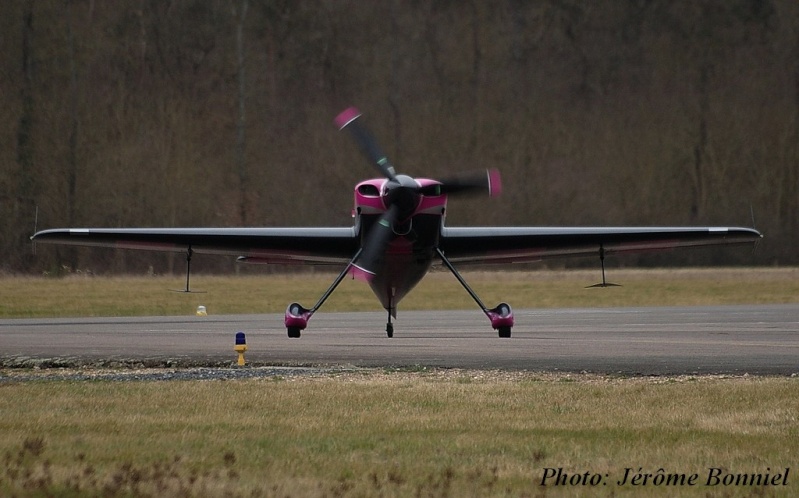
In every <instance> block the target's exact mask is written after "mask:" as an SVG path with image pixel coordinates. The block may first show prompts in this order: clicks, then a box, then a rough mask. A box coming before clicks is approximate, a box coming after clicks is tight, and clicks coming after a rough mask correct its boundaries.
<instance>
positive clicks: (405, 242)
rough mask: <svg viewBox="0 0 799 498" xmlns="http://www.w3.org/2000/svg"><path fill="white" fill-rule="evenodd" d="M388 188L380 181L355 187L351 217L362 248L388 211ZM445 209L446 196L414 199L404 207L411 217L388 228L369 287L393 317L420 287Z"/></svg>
mask: <svg viewBox="0 0 799 498" xmlns="http://www.w3.org/2000/svg"><path fill="white" fill-rule="evenodd" d="M405 178H409V177H405ZM414 181H415V182H416V183H417V184H418V185H420V186H426V185H435V184H436V183H438V182H436V181H434V180H429V179H415V180H414ZM389 187H390V185H389V181H388V180H386V179H380V178H378V179H372V180H366V181H364V182H361V183H359V184H358V185H357V186H356V187H355V209H354V211H353V214H354V216H355V217H356V224H357V225H358V226H359V227H360V232H359V235H360V238H361V244H362V245H363V244H364V241H365V240H366V238H367V237H368V236H369V234H370V232H371V230H372V229H373V228H374V224H375V223H376V222H378V220H379V218H380V216H381V215H382V214H383V213H385V211H386V209H387V206H386V203H385V202H384V199H385V196H386V195H388V192H387V188H389ZM446 205H447V196H446V195H443V194H442V195H434V196H426V195H417V196H416V197H415V198H414V199H413V202H412V205H410V206H408V207H406V209H407V210H408V212H409V213H410V215H407V214H406V215H404V216H402V217H401V218H400V219H399V221H398V222H397V223H396V224H395V225H394V226H393V227H391V229H392V232H393V234H392V239H391V242H389V245H388V248H387V250H386V252H385V254H384V255H383V258H382V259H381V260H380V263H379V267H378V270H377V271H376V272H375V275H374V277H373V278H371V279H370V280H369V285H370V287H371V288H372V292H374V294H375V296H376V297H377V298H378V300H379V301H380V303H381V304H382V305H383V307H384V308H385V309H386V310H388V311H389V312H391V314H392V315H394V316H396V306H397V303H399V302H400V300H402V298H403V297H405V295H407V294H408V292H409V291H410V290H411V289H413V288H414V287H415V286H416V284H418V283H419V281H420V280H421V279H422V278H423V277H424V276H425V274H426V273H427V271H428V270H429V269H430V266H431V265H432V263H433V258H434V256H435V254H436V253H435V249H436V247H437V246H438V241H439V235H440V233H441V226H442V224H443V221H444V214H445V212H446Z"/></svg>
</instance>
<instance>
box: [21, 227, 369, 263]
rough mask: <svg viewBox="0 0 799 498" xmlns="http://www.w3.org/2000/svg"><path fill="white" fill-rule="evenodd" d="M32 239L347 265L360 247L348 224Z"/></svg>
mask: <svg viewBox="0 0 799 498" xmlns="http://www.w3.org/2000/svg"><path fill="white" fill-rule="evenodd" d="M31 239H32V240H33V241H34V242H36V243H54V244H68V245H78V246H99V247H113V248H118V249H145V250H152V251H166V252H183V253H185V252H187V251H188V250H189V249H191V251H192V253H198V254H203V253H204V254H224V255H232V256H240V257H241V258H240V259H241V260H243V261H247V262H255V263H286V264H303V263H305V264H336V263H341V264H346V263H348V262H349V261H350V259H351V258H352V257H353V256H354V255H355V253H356V251H357V250H358V247H359V240H358V235H357V233H356V231H355V228H353V227H341V228H338V227H335V228H331V227H324V228H296V227H292V228H59V229H54V230H44V231H41V232H38V233H36V234H34V235H33V237H31Z"/></svg>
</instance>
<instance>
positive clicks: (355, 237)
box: [32, 108, 762, 338]
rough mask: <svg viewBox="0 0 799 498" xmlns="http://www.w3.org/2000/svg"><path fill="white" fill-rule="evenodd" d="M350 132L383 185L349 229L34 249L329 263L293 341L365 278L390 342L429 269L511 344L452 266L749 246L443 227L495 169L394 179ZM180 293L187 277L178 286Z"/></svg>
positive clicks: (493, 180)
mask: <svg viewBox="0 0 799 498" xmlns="http://www.w3.org/2000/svg"><path fill="white" fill-rule="evenodd" d="M335 123H336V125H337V126H338V127H339V129H342V130H344V129H346V130H348V131H349V132H350V133H351V134H352V136H353V137H354V139H355V141H356V142H357V143H358V145H359V146H360V148H361V149H362V150H363V152H364V153H365V154H366V156H367V158H368V159H369V161H370V162H371V163H372V164H373V165H374V166H375V167H376V168H377V170H378V171H379V172H380V173H381V175H382V178H377V179H372V180H366V181H364V182H361V183H359V184H358V185H356V186H355V209H354V211H353V216H354V218H355V223H354V225H353V226H352V227H319V228H299V227H295V228H127V229H118V228H81V229H76V228H70V229H53V230H44V231H41V232H38V233H36V234H34V235H33V237H32V239H33V240H34V241H35V242H41V243H56V244H71V245H81V246H103V247H114V248H124V249H143V250H156V251H171V252H181V253H185V254H186V256H187V264H188V265H189V269H190V264H191V256H192V255H193V254H195V253H197V254H203V253H204V254H225V255H234V256H238V257H239V258H238V261H241V262H248V263H266V264H312V265H323V264H327V265H330V264H335V265H343V269H342V271H341V273H340V274H339V275H338V276H337V277H336V279H335V280H334V281H333V283H332V284H331V285H330V287H329V288H328V289H327V290H326V291H325V292H324V294H323V295H322V297H321V298H319V300H318V301H317V303H316V304H315V305H314V306H313V307H312V308H310V309H308V308H305V307H303V306H302V305H300V304H299V303H292V304H290V305H289V306H288V308H287V309H286V314H285V321H284V323H285V325H286V329H287V331H288V336H289V337H293V338H296V337H300V334H301V331H302V330H304V329H305V328H306V327H307V326H308V321H309V320H310V319H311V317H312V316H313V314H314V313H315V312H316V311H317V310H318V309H319V308H320V307H321V306H322V304H323V303H324V302H325V300H326V299H327V298H328V297H329V296H330V295H331V294H332V293H333V291H334V290H335V289H336V287H337V286H338V285H339V283H341V281H342V280H343V279H344V278H345V277H346V276H347V275H353V276H354V277H356V278H361V279H364V280H366V281H367V282H368V283H369V285H370V287H371V288H372V291H373V292H374V294H375V296H377V299H378V300H379V301H380V304H382V306H383V308H385V309H386V311H387V312H388V322H387V324H386V333H387V334H388V337H392V336H393V335H394V326H393V324H392V322H391V319H392V317H394V318H396V316H397V305H398V304H399V302H400V301H401V300H402V298H403V297H405V295H407V294H408V292H410V290H411V289H413V287H414V286H415V285H416V284H417V283H419V281H420V280H421V279H422V278H423V277H424V275H425V274H426V273H427V271H428V270H429V269H430V267H431V266H432V265H433V264H436V263H438V261H440V262H441V263H443V264H444V266H446V267H447V268H448V269H449V271H451V272H452V274H453V275H454V276H455V278H456V279H457V280H458V282H460V284H461V285H462V286H463V288H464V289H466V291H467V292H468V293H469V295H470V296H471V297H472V299H474V301H475V302H476V303H477V305H478V306H479V307H480V309H482V311H483V313H485V315H486V316H487V317H488V319H489V321H490V322H491V327H492V328H493V329H494V330H496V331H497V332H498V334H499V337H510V336H511V328H512V327H513V325H514V318H513V311H512V310H511V307H510V305H509V304H507V303H500V304H499V305H497V306H496V307H494V308H490V309H489V308H488V307H486V306H485V305H484V304H483V302H482V301H481V300H480V298H479V297H478V296H477V294H476V293H475V292H474V291H473V290H472V289H471V287H469V285H468V284H467V283H466V281H465V280H464V279H463V277H462V276H461V274H460V273H459V272H458V270H457V269H456V268H455V266H456V265H462V264H475V263H476V264H487V263H523V262H531V261H538V260H541V259H543V258H550V257H566V256H590V255H593V256H599V258H600V261H601V262H602V264H603V266H602V280H603V284H604V280H605V278H604V258H605V256H606V255H608V254H613V253H620V252H636V251H651V250H657V249H672V248H678V247H696V246H708V245H719V244H743V243H754V242H756V241H758V240H759V239H760V238H761V237H762V236H761V234H760V233H759V232H757V231H756V230H753V229H750V228H738V227H448V226H445V224H444V215H445V212H446V206H447V198H448V196H450V195H460V194H464V193H474V192H483V193H488V194H489V195H492V196H494V195H498V194H499V192H500V190H501V184H500V176H499V173H498V172H497V171H496V170H489V171H481V172H478V173H470V174H466V175H460V176H456V177H453V178H449V179H442V180H433V179H429V178H412V177H410V176H407V175H402V174H397V172H396V170H395V169H394V167H393V166H392V165H391V163H389V161H388V159H387V158H386V156H385V155H384V154H383V153H382V152H381V151H380V149H379V147H378V145H377V142H376V141H375V139H374V137H373V136H372V135H371V134H370V133H369V131H368V130H367V128H366V127H364V125H363V123H362V119H361V118H360V113H359V112H358V110H357V109H355V108H349V109H347V110H345V111H344V112H342V113H341V114H339V115H338V116H337V117H336V119H335ZM186 290H187V291H188V290H189V289H188V274H187V280H186Z"/></svg>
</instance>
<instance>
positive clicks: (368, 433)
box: [0, 369, 799, 497]
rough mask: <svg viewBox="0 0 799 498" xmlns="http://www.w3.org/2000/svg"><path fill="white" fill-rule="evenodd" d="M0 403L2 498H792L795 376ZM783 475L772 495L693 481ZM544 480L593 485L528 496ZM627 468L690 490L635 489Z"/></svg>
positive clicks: (60, 391) (410, 383)
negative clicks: (560, 476)
mask: <svg viewBox="0 0 799 498" xmlns="http://www.w3.org/2000/svg"><path fill="white" fill-rule="evenodd" d="M0 391H1V392H2V396H0V413H2V414H3V416H2V418H1V419H0V447H2V448H3V450H4V452H5V456H4V468H2V469H0V472H2V477H0V495H3V496H9V495H17V496H95V495H96V496H280V497H284V496H298V497H304V496H311V497H314V496H453V497H454V496H719V497H722V496H724V497H726V496H796V495H797V494H799V475H797V474H798V473H799V472H797V471H799V469H797V468H796V466H797V453H796V442H797V441H799V420H798V419H797V417H798V416H799V415H798V414H797V409H796V408H797V406H799V379H796V378H747V377H728V378H724V377H675V378H613V377H601V376H589V375H553V374H544V373H524V372H479V371H449V370H432V371H425V370H423V369H419V370H418V371H413V372H410V371H398V372H384V371H365V372H350V373H343V374H338V375H333V374H331V375H322V376H318V377H302V378H297V379H295V378H285V379H283V378H273V379H263V380H246V381H190V382H181V381H176V382H132V381H113V382H111V381H90V382H71V381H54V380H41V381H32V382H31V381H26V382H19V383H17V382H14V381H13V380H10V381H7V382H0ZM786 467H787V468H789V469H790V470H789V473H788V476H787V484H785V485H783V484H782V483H781V481H778V482H777V483H776V484H769V485H766V486H762V485H761V486H751V485H742V484H740V483H739V484H738V485H727V486H724V485H721V484H719V485H716V486H712V485H711V486H709V485H708V478H709V476H710V475H711V473H712V472H718V473H720V477H724V476H727V475H730V474H732V475H738V474H745V475H747V476H748V475H752V474H766V473H768V474H769V475H771V476H772V477H773V476H774V475H777V474H780V473H782V474H784V473H785V468H786ZM546 469H562V471H563V472H565V473H567V474H569V475H570V476H571V475H575V474H579V475H580V476H583V475H585V473H586V472H589V473H590V475H591V476H598V477H595V479H597V481H596V485H595V486H591V485H581V484H574V485H555V480H554V479H549V480H548V482H547V486H542V485H541V483H542V480H543V479H544V476H545V475H546V474H545V473H546V472H547V470H546ZM626 469H631V470H630V471H629V472H632V474H631V475H637V474H639V473H640V474H653V476H657V475H658V474H659V473H661V474H681V475H685V476H690V475H692V474H697V477H696V479H695V482H694V483H693V484H692V485H691V484H689V481H687V480H686V481H683V483H682V484H681V485H676V484H671V485H665V484H663V483H662V482H658V481H655V482H658V484H654V483H653V482H652V479H653V478H649V479H650V480H649V481H648V482H647V483H646V484H644V483H642V482H641V481H640V480H639V482H637V485H633V484H631V482H630V480H631V478H628V479H627V482H624V476H625V473H626V472H628V471H627V470H626ZM713 469H721V470H717V471H714V470H713ZM551 472H555V471H554V470H553V471H551Z"/></svg>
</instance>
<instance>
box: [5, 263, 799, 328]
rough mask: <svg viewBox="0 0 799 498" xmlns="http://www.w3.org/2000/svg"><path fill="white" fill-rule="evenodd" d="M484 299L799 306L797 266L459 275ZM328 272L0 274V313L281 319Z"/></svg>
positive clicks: (454, 301) (445, 281)
mask: <svg viewBox="0 0 799 498" xmlns="http://www.w3.org/2000/svg"><path fill="white" fill-rule="evenodd" d="M465 276H466V278H467V280H468V281H469V283H470V285H471V286H472V287H473V288H474V289H475V290H476V291H477V292H478V293H479V294H480V296H481V298H482V299H483V300H484V301H485V302H499V301H507V302H509V303H511V304H512V305H513V306H514V307H516V308H538V307H596V306H653V305H700V304H708V305H710V304H744V303H749V304H758V303H786V302H797V301H799V268H741V269H674V270H623V269H622V270H611V271H610V272H609V274H608V280H609V281H611V282H616V283H620V284H623V286H622V287H612V288H605V289H596V288H593V289H586V288H585V287H586V286H588V285H591V284H594V283H596V282H597V281H598V280H599V279H600V275H599V272H598V271H586V270H577V271H562V270H560V271H547V270H538V271H528V272H485V271H477V272H466V273H465ZM333 278H334V275H333V274H330V273H308V274H299V275H264V276H257V277H256V276H246V277H235V276H205V275H195V276H194V277H193V278H192V286H193V288H195V289H198V290H203V291H205V292H204V293H201V294H186V293H181V292H170V289H182V288H184V286H185V281H184V280H183V278H182V277H177V276H175V277H133V276H131V277H92V276H86V275H71V276H67V277H64V278H58V279H52V278H32V277H5V278H0V296H2V302H0V317H5V318H12V317H47V316H137V315H184V314H190V313H193V312H194V310H196V308H197V306H198V305H199V304H203V305H205V306H206V307H207V308H208V310H209V312H212V313H214V314H231V313H278V312H282V311H284V310H285V308H286V306H287V305H288V303H290V302H292V301H299V302H301V303H304V304H305V305H306V306H310V305H312V304H313V303H315V302H316V300H317V299H318V298H319V296H320V295H321V294H322V293H323V292H324V290H325V289H326V288H327V286H328V285H329V284H330V282H331V281H332V280H333ZM472 306H474V303H473V302H472V301H471V299H470V298H469V296H468V295H467V294H466V292H464V290H463V289H462V288H461V287H460V285H459V284H458V283H457V282H456V281H455V279H454V278H453V277H452V275H450V274H449V273H445V272H433V273H431V274H430V275H428V276H427V277H426V278H425V279H424V280H422V282H421V283H420V284H419V286H418V287H417V288H416V289H414V290H413V292H411V293H410V294H409V295H408V297H407V298H406V299H405V300H404V301H402V303H400V307H401V308H402V309H406V310H413V309H466V308H470V307H472ZM377 309H380V305H379V304H378V303H377V300H376V299H375V298H374V296H373V295H372V293H371V290H370V289H369V287H368V286H367V285H366V284H364V283H362V282H357V281H352V280H345V281H344V282H342V284H341V286H340V287H339V288H338V289H337V290H336V292H335V293H334V294H333V295H332V296H331V297H330V299H329V300H328V301H327V302H326V303H325V305H324V310H326V311H369V310H377Z"/></svg>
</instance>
